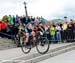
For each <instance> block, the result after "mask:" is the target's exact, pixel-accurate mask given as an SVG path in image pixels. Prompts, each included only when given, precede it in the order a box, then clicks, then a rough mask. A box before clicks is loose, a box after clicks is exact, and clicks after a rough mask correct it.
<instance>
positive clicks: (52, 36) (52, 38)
mask: <svg viewBox="0 0 75 63" xmlns="http://www.w3.org/2000/svg"><path fill="white" fill-rule="evenodd" d="M55 31H56V30H55V27H54V26H53V25H51V26H50V37H51V38H50V40H51V41H55Z"/></svg>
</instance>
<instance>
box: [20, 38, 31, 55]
mask: <svg viewBox="0 0 75 63" xmlns="http://www.w3.org/2000/svg"><path fill="white" fill-rule="evenodd" d="M20 44H21V50H22V52H23V53H24V54H27V53H29V52H30V51H31V44H29V45H27V44H26V43H25V42H24V41H23V39H22V38H20Z"/></svg>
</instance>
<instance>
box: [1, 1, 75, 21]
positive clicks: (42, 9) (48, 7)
mask: <svg viewBox="0 0 75 63" xmlns="http://www.w3.org/2000/svg"><path fill="white" fill-rule="evenodd" d="M24 1H26V2H27V10H28V15H32V16H43V17H45V18H46V19H48V20H50V19H53V18H63V17H64V16H68V18H75V0H0V18H1V17H2V16H3V15H9V14H11V15H16V14H18V15H24V14H25V10H24V5H23V2H24Z"/></svg>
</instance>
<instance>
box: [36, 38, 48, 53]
mask: <svg viewBox="0 0 75 63" xmlns="http://www.w3.org/2000/svg"><path fill="white" fill-rule="evenodd" d="M36 49H37V51H38V52H39V53H40V54H45V53H47V52H48V50H49V41H48V39H47V38H46V37H41V38H40V40H38V42H37V45H36Z"/></svg>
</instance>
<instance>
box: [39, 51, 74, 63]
mask: <svg viewBox="0 0 75 63" xmlns="http://www.w3.org/2000/svg"><path fill="white" fill-rule="evenodd" d="M39 63H75V50H72V51H69V52H67V53H64V54H61V55H58V56H55V57H52V58H49V59H47V60H44V61H41V62H39Z"/></svg>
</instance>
